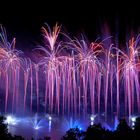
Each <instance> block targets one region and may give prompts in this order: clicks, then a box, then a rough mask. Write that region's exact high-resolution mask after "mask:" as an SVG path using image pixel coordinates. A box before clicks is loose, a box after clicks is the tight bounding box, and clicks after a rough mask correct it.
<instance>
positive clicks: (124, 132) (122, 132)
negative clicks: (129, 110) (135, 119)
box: [114, 119, 133, 140]
mask: <svg viewBox="0 0 140 140" xmlns="http://www.w3.org/2000/svg"><path fill="white" fill-rule="evenodd" d="M132 138H133V131H132V129H131V128H130V127H129V126H128V124H127V122H126V120H125V119H121V120H120V122H119V124H118V126H117V129H116V131H115V132H114V139H116V140H118V139H127V140H132Z"/></svg>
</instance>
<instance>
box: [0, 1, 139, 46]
mask: <svg viewBox="0 0 140 140" xmlns="http://www.w3.org/2000/svg"><path fill="white" fill-rule="evenodd" d="M91 1H92V0H91ZM1 7H2V8H1V11H0V23H1V24H2V25H3V26H4V27H5V28H6V30H7V32H8V37H9V38H10V39H11V38H12V37H16V38H17V46H18V47H21V48H22V47H25V48H26V47H27V46H29V47H30V45H32V44H33V43H34V42H35V41H37V40H38V38H40V34H41V32H40V28H41V26H43V24H44V22H47V23H48V24H49V25H50V26H51V27H52V26H53V25H54V24H55V23H56V22H58V23H59V24H61V25H62V29H63V30H67V32H69V33H70V34H71V35H75V36H77V35H78V34H80V33H85V34H86V36H87V37H88V38H89V39H90V40H95V39H96V38H97V37H99V36H100V35H101V34H102V32H101V31H102V28H104V24H105V23H106V24H108V27H109V28H110V30H111V31H110V32H111V34H113V35H114V34H116V30H118V35H119V38H120V40H125V37H126V35H127V34H129V32H130V31H131V29H133V30H134V32H135V33H136V34H138V33H139V32H140V30H139V27H140V12H139V11H140V10H139V6H138V4H137V3H135V2H134V1H133V2H131V1H130V2H129V3H126V4H123V3H122V2H115V1H112V2H107V1H104V2H102V1H99V0H98V1H94V0H93V1H92V2H89V1H88V0H85V1H82V2H72V1H67V0H65V2H61V1H60V0H59V1H57V2H55V1H53V0H51V2H50V1H47V0H46V1H45V0H44V1H41V0H40V1H39V2H32V3H22V2H18V3H17V2H15V3H12V4H10V3H9V4H7V3H6V4H5V5H1Z"/></svg>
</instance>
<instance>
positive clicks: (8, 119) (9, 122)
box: [5, 115, 17, 125]
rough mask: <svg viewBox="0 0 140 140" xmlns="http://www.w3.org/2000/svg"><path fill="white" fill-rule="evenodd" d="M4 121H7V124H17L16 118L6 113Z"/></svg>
mask: <svg viewBox="0 0 140 140" xmlns="http://www.w3.org/2000/svg"><path fill="white" fill-rule="evenodd" d="M5 123H8V125H16V124H17V120H16V118H15V117H13V116H11V115H8V116H7V117H6V120H5Z"/></svg>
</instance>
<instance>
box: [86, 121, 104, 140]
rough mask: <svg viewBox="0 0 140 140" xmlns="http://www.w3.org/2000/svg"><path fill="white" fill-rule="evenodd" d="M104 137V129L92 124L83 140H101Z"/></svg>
mask: <svg viewBox="0 0 140 140" xmlns="http://www.w3.org/2000/svg"><path fill="white" fill-rule="evenodd" d="M104 135H105V129H104V128H102V126H101V124H100V123H99V124H94V125H90V126H89V127H88V128H87V131H86V133H85V138H84V140H93V139H95V140H101V139H103V138H104Z"/></svg>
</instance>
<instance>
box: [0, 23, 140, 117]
mask: <svg viewBox="0 0 140 140" xmlns="http://www.w3.org/2000/svg"><path fill="white" fill-rule="evenodd" d="M42 33H43V38H44V43H43V46H39V47H36V48H35V49H34V50H33V52H34V53H35V54H38V55H37V59H36V61H33V60H32V59H31V58H29V57H28V58H27V57H25V56H24V55H23V54H24V53H23V52H22V51H19V50H17V49H16V48H15V39H13V41H12V42H11V43H9V42H8V40H7V35H6V31H5V29H4V28H3V27H1V34H0V39H1V40H0V96H1V97H0V98H1V102H0V104H1V108H0V110H1V112H5V113H7V112H12V113H18V112H22V113H25V114H26V113H27V112H30V113H32V112H38V113H39V112H44V113H49V114H57V115H66V116H71V115H72V116H86V115H87V114H101V113H105V118H107V117H108V116H110V115H112V114H113V113H114V112H115V113H116V114H117V116H131V115H132V114H134V113H139V112H140V73H139V70H140V55H139V54H140V46H139V39H140V37H139V36H138V37H137V38H136V39H134V38H132V39H130V40H129V42H128V44H127V45H126V47H125V48H126V49H127V51H124V49H123V50H122V49H119V47H117V46H115V45H114V44H115V43H114V44H113V43H112V42H111V38H110V37H109V38H106V39H103V40H102V41H100V42H99V41H95V42H91V43H89V42H88V41H86V39H84V37H82V38H81V39H77V38H74V39H72V38H70V37H69V36H67V35H66V34H64V33H61V32H60V26H58V25H57V24H56V25H55V26H54V28H53V30H52V31H51V29H50V28H49V27H48V26H47V27H46V28H45V27H42ZM59 37H60V38H59ZM35 54H34V55H35Z"/></svg>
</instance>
